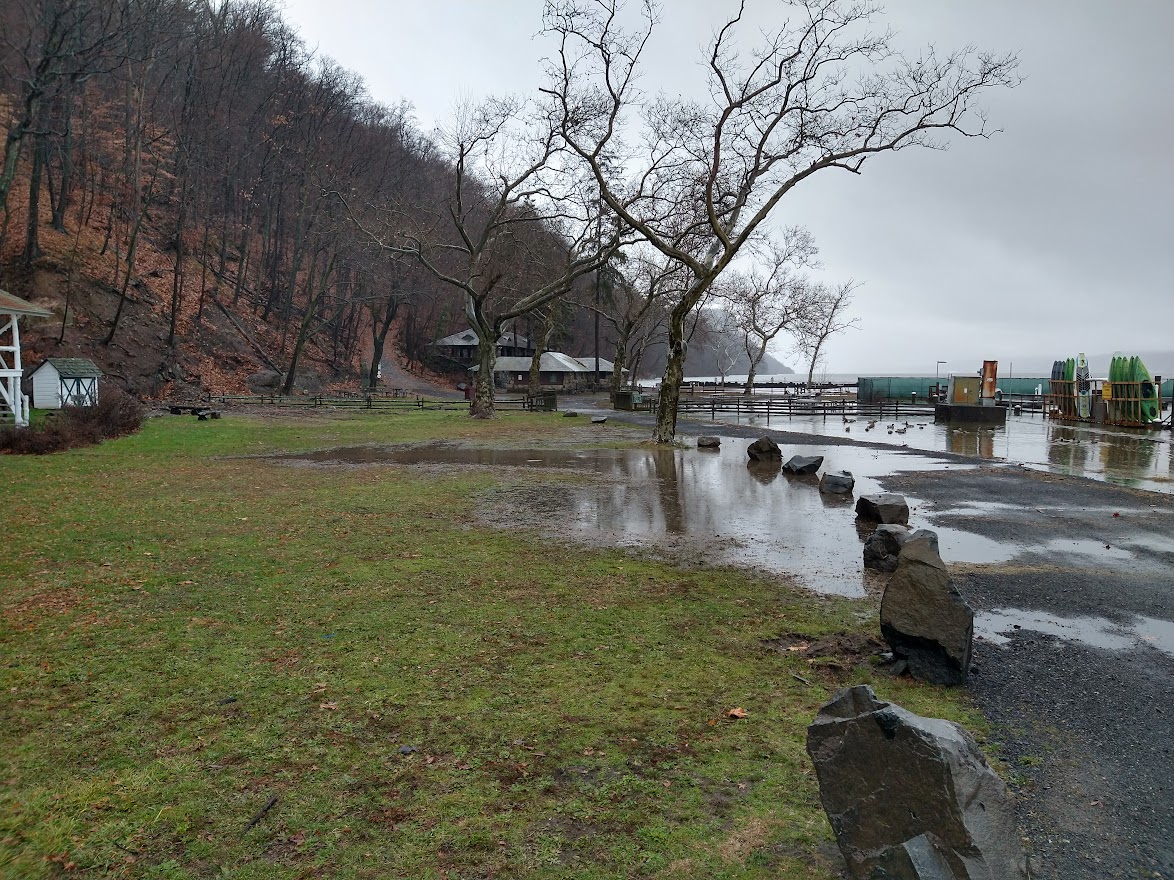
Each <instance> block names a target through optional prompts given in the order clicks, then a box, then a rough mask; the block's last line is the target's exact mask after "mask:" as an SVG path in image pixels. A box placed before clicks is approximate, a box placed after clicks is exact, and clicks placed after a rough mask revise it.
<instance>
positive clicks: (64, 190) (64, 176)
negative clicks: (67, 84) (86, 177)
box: [53, 93, 73, 232]
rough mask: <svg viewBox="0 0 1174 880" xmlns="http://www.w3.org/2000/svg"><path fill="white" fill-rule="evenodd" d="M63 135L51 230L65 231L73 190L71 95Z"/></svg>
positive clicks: (66, 100)
mask: <svg viewBox="0 0 1174 880" xmlns="http://www.w3.org/2000/svg"><path fill="white" fill-rule="evenodd" d="M64 121H65V135H64V138H63V141H62V145H61V187H60V191H59V192H58V194H57V201H56V202H55V203H54V205H53V228H54V229H56V230H57V231H58V232H64V231H65V211H66V209H67V208H68V207H69V195H70V193H71V192H72V190H73V95H72V93H70V94H67V95H66V99H65V120H64Z"/></svg>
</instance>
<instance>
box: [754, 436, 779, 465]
mask: <svg viewBox="0 0 1174 880" xmlns="http://www.w3.org/2000/svg"><path fill="white" fill-rule="evenodd" d="M746 454H747V455H749V456H750V460H751V461H770V460H771V459H775V460H778V459H781V458H782V457H783V451H782V450H781V449H779V444H777V443H775V442H774V441H773V440H771V439H770V438H769V437H759V438H758V439H757V440H755V441H754V442H753V443H751V444H750V445H749V446H747V447H746Z"/></svg>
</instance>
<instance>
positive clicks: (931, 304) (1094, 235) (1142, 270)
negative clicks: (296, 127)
mask: <svg viewBox="0 0 1174 880" xmlns="http://www.w3.org/2000/svg"><path fill="white" fill-rule="evenodd" d="M736 5H737V4H736V3H734V2H730V0H665V3H664V15H663V22H662V24H661V26H660V27H659V29H658V32H657V36H656V38H655V39H654V41H653V43H652V44H651V45H650V47H649V51H648V55H647V65H646V68H645V79H644V81H643V85H644V88H645V89H646V90H648V91H656V90H664V91H666V92H671V93H687V94H698V93H699V86H700V85H701V83H702V82H703V78H702V70H701V67H700V59H701V57H702V56H701V46H702V44H703V43H705V42H706V41H707V39H708V37H709V35H710V34H711V32H712V30H713V27H714V25H715V23H716V22H717V20H718V18H719V17H720V16H722V15H724V14H725V13H726V12H727V11H728V10H729V9H730V8H736ZM750 5H751V7H752V8H754V9H756V10H757V11H758V12H759V13H760V14H761V15H764V16H770V15H775V14H777V10H780V9H782V8H783V4H781V3H779V2H777V0H750ZM885 6H886V9H887V13H886V16H885V19H884V20H885V22H886V23H887V24H888V25H889V26H890V27H892V28H893V29H894V30H896V31H898V32H899V34H900V36H899V41H900V44H901V45H902V46H903V47H908V48H910V49H913V50H916V49H917V48H918V47H920V46H923V45H925V44H926V43H928V42H933V43H935V44H936V45H937V46H938V47H939V49H948V48H954V47H958V46H961V45H964V44H968V43H972V44H975V45H977V46H979V47H981V48H984V49H992V50H999V51H1003V50H1013V51H1016V52H1018V53H1019V56H1020V63H1021V67H1020V72H1021V73H1022V74H1023V75H1024V76H1025V77H1026V80H1025V82H1024V83H1023V84H1022V85H1021V86H1019V87H1018V88H1016V89H1014V90H1011V91H1003V92H1001V93H996V94H992V95H990V96H989V97H988V98H987V100H986V106H987V107H988V109H989V111H990V116H991V120H992V122H993V123H994V124H995V126H996V127H998V128H1001V129H1002V133H1000V134H997V135H996V136H995V137H994V138H992V139H991V140H989V141H982V140H966V141H961V142H956V143H954V144H953V146H952V147H951V149H949V150H947V151H945V152H933V151H927V150H906V151H903V152H900V153H897V154H889V155H883V156H880V157H878V158H876V159H875V160H873V161H872V162H871V163H870V164H868V165H866V166H865V168H864V173H863V175H860V176H856V175H850V174H848V173H846V172H837V171H834V170H832V171H828V172H825V173H823V174H821V175H817V176H816V177H815V178H813V179H811V180H810V181H808V182H806V183H805V184H803V185H802V186H801V187H800V188H797V189H796V190H795V191H793V193H792V194H790V195H789V196H787V197H786V198H785V199H784V201H783V202H782V203H780V205H779V208H778V209H777V211H776V215H775V216H774V217H773V218H772V220H773V221H774V222H777V223H779V224H793V223H799V224H803V225H805V226H807V227H808V228H809V229H811V231H812V232H813V233H814V235H815V238H816V241H817V242H818V244H819V247H820V256H821V258H822V261H823V263H824V268H823V269H822V270H821V273H820V274H821V276H822V277H823V278H824V279H826V280H827V281H829V282H839V281H843V280H847V279H848V278H853V279H855V280H857V281H859V282H862V283H863V286H862V287H861V288H860V290H859V291H858V292H857V295H856V303H855V306H854V314H855V315H856V316H857V317H858V318H859V322H860V328H859V329H856V330H850V331H847V332H846V333H844V334H842V335H841V336H840V337H838V338H836V339H835V340H834V341H833V342H832V343H830V345H829V349H828V356H827V364H826V370H827V371H829V372H856V371H861V372H868V373H873V374H876V373H885V372H922V373H926V372H928V373H933V371H934V367H935V364H936V362H937V361H942V360H944V361H947V362H948V363H947V366H946V367H944V368H943V370H949V371H953V372H972V371H973V370H974V369H977V367H978V366H980V365H981V361H982V359H983V358H996V359H998V360H1000V362H1001V366H1000V372H1001V373H1003V374H1006V371H1007V370H1008V369H1009V368H1010V367H1011V363H1012V362H1013V361H1015V360H1016V359H1018V360H1019V361H1020V364H1021V365H1025V361H1026V360H1027V359H1031V360H1034V361H1037V362H1040V363H1043V362H1046V363H1050V362H1051V361H1052V360H1053V359H1054V358H1061V357H1067V356H1069V355H1073V356H1074V355H1075V354H1076V352H1078V351H1084V352H1087V353H1088V354H1090V355H1091V354H1095V353H1101V352H1112V351H1115V350H1121V351H1124V352H1126V353H1130V352H1136V351H1148V350H1160V351H1172V350H1174V51H1172V50H1171V37H1172V36H1174V0H1032V2H1029V3H1028V2H1023V0H983V2H981V3H976V2H961V0H953V2H946V0H892V2H889V3H886V4H885ZM541 8H542V2H541V0H492V2H491V0H433V2H427V3H425V2H418V0H417V2H403V0H331V2H324V0H286V2H285V9H286V17H287V20H288V21H290V22H291V23H292V24H293V25H294V26H296V27H297V28H298V30H299V31H300V32H301V33H302V36H303V37H304V38H305V40H306V42H307V43H308V44H309V45H310V46H311V47H317V49H318V51H319V52H321V53H322V54H324V55H329V56H331V57H333V58H335V59H337V60H338V61H340V62H341V63H343V64H344V65H345V66H347V67H349V68H351V69H353V70H355V71H357V72H358V73H360V74H361V75H362V76H363V77H364V79H365V80H366V81H367V84H368V88H369V89H370V92H371V94H372V96H373V97H374V98H376V99H377V100H380V101H383V102H385V103H389V104H390V103H398V102H399V101H401V100H404V99H406V100H408V101H409V102H410V103H411V104H412V105H413V106H414V107H415V113H416V118H417V121H418V122H419V124H420V126H421V128H422V129H424V130H425V131H428V130H430V129H431V128H432V127H433V126H434V125H435V124H437V123H438V122H442V121H443V120H444V118H445V117H446V116H447V114H448V113H449V112H450V111H451V109H452V106H453V103H454V100H455V99H456V98H457V97H458V96H462V95H463V96H471V97H474V98H476V97H481V96H485V95H488V94H500V93H504V92H514V93H522V94H531V93H533V92H534V90H535V89H536V88H537V86H538V84H539V82H540V73H539V62H540V59H541V58H542V56H543V55H544V54H545V52H546V51H547V50H548V48H549V46H548V45H547V44H545V43H544V42H543V41H542V40H541V38H537V37H536V36H535V34H536V32H537V31H538V29H539V27H540V25H541ZM778 353H779V354H780V355H783V356H784V358H785V355H786V352H778ZM790 361H791V362H792V363H797V361H796V360H795V359H794V358H791V359H790ZM1014 371H1015V372H1016V373H1017V374H1018V373H1020V370H1019V368H1017V367H1016V368H1014Z"/></svg>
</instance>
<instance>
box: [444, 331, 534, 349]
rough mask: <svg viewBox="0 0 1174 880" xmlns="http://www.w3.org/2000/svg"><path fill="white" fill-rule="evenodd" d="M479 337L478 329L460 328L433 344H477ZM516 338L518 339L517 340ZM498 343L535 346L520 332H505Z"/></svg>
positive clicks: (527, 346)
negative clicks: (515, 334)
mask: <svg viewBox="0 0 1174 880" xmlns="http://www.w3.org/2000/svg"><path fill="white" fill-rule="evenodd" d="M478 338H479V337H478V336H477V331H476V330H468V329H466V330H458V331H457V332H456V333H453V334H452V335H451V336H446V337H444V338H443V339H437V340H436V341H435V342H433V343H431V344H432V345H436V346H441V345H444V346H449V345H476V344H477V340H478ZM515 339H516V340H517V341H515ZM497 344H498V345H510V346H521V347H522V348H532V347H533V345H532V343H531V342H530V340H529V339H527V338H526V337H525V336H523V335H521V334H520V333H519V334H518V335H517V336H516V337H515V336H514V334H513V333H503V334H501V336H500V337H499V338H498V340H497Z"/></svg>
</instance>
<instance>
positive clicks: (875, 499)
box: [856, 492, 909, 525]
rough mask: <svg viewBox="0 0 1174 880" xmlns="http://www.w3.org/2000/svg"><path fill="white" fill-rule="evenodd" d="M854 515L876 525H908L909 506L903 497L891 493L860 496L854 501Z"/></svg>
mask: <svg viewBox="0 0 1174 880" xmlns="http://www.w3.org/2000/svg"><path fill="white" fill-rule="evenodd" d="M856 515H857V516H860V517H863V518H864V519H867V520H872V521H873V522H878V523H886V524H892V523H900V524H901V525H907V524H908V523H909V505H908V504H907V503H906V502H905V499H904V497H902V496H901V495H896V494H894V493H892V492H881V493H879V494H876V495H861V496H860V498H859V499H857V501H856Z"/></svg>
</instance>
